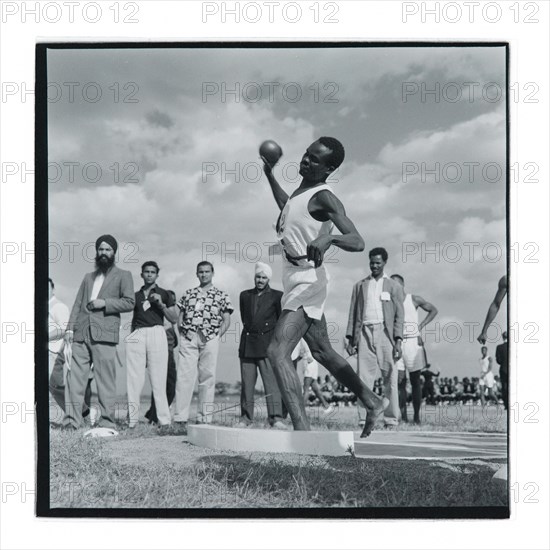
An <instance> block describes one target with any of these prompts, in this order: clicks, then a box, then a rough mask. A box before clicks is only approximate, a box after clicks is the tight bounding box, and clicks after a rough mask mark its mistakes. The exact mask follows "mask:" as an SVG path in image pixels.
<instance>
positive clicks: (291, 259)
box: [283, 248, 307, 267]
mask: <svg viewBox="0 0 550 550" xmlns="http://www.w3.org/2000/svg"><path fill="white" fill-rule="evenodd" d="M283 251H284V253H285V257H286V259H287V260H288V261H289V262H290V263H291V264H292V265H295V266H297V267H300V264H299V263H298V261H299V260H306V259H307V254H306V255H305V256H291V255H290V254H289V253H288V252H287V251H286V250H285V249H284V248H283Z"/></svg>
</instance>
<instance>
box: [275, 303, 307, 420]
mask: <svg viewBox="0 0 550 550" xmlns="http://www.w3.org/2000/svg"><path fill="white" fill-rule="evenodd" d="M310 324H311V319H309V318H308V317H307V316H306V314H305V312H304V310H303V309H301V308H300V309H299V310H298V311H289V310H286V309H285V310H284V311H283V312H282V313H281V316H280V317H279V320H278V321H277V325H276V326H275V330H274V333H273V337H272V339H271V342H270V344H269V347H268V348H267V357H268V358H269V362H270V363H271V365H272V367H273V372H274V373H275V378H276V379H277V383H278V385H279V390H280V392H281V397H282V398H283V402H284V404H285V406H286V408H287V410H288V412H289V414H290V418H291V419H292V424H293V426H294V429H295V430H309V429H310V428H309V420H308V417H307V414H306V409H305V406H304V398H303V395H302V387H301V385H300V379H299V378H298V373H297V372H296V369H295V368H294V365H293V363H292V360H291V358H290V357H291V355H292V351H293V350H294V348H295V347H296V346H297V345H298V342H299V341H300V339H301V338H302V337H303V336H304V334H305V333H306V331H307V330H308V328H309V325H310Z"/></svg>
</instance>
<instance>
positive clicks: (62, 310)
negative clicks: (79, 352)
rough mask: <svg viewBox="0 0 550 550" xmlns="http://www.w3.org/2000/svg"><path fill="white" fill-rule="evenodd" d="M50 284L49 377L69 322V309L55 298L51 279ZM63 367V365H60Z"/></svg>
mask: <svg viewBox="0 0 550 550" xmlns="http://www.w3.org/2000/svg"><path fill="white" fill-rule="evenodd" d="M48 281H49V283H50V300H49V303H48V350H49V375H50V376H51V375H52V371H53V368H54V364H55V362H56V359H57V357H58V355H61V361H63V354H62V353H61V354H60V353H59V352H60V351H62V349H63V335H64V334H65V330H66V329H67V323H68V321H69V308H68V307H67V306H66V305H65V304H64V303H63V302H61V301H60V300H58V299H57V298H56V296H55V285H54V284H53V281H52V280H51V279H48ZM62 365H63V363H62Z"/></svg>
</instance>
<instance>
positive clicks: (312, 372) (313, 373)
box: [304, 359, 319, 380]
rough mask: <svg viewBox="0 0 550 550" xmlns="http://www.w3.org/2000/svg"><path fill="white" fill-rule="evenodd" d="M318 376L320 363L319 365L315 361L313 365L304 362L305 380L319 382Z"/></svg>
mask: <svg viewBox="0 0 550 550" xmlns="http://www.w3.org/2000/svg"><path fill="white" fill-rule="evenodd" d="M318 376H319V363H317V361H315V359H314V360H313V361H312V362H311V363H308V362H307V361H304V378H313V379H314V380H317V377H318Z"/></svg>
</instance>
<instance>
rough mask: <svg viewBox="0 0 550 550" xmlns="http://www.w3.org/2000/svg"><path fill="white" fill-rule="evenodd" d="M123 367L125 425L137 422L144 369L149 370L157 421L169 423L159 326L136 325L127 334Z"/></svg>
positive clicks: (165, 351)
mask: <svg viewBox="0 0 550 550" xmlns="http://www.w3.org/2000/svg"><path fill="white" fill-rule="evenodd" d="M126 366H127V371H126V373H127V374H126V378H127V385H128V389H127V391H128V422H129V425H130V426H135V425H136V424H137V423H138V421H139V411H140V405H141V391H142V390H143V384H144V383H145V369H147V370H148V372H149V380H150V382H151V388H152V390H153V396H154V398H155V405H156V408H157V417H158V421H159V424H160V425H161V426H162V425H164V424H170V422H171V417H170V408H169V406H168V399H167V398H166V376H167V372H168V340H167V338H166V331H165V330H164V327H163V326H162V325H157V326H154V327H143V328H137V329H136V330H134V332H132V334H130V335H129V336H128V338H127V340H126Z"/></svg>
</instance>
